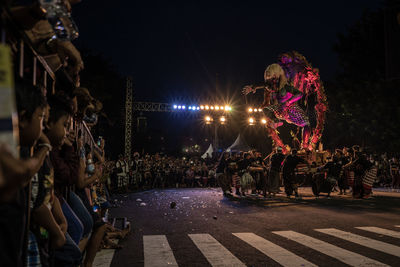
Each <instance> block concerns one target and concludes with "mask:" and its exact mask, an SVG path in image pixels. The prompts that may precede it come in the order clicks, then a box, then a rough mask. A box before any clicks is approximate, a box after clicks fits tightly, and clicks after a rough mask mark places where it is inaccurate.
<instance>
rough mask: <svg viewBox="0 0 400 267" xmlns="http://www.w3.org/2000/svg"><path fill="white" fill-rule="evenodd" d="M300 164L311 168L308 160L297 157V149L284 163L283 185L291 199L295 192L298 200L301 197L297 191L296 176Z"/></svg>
mask: <svg viewBox="0 0 400 267" xmlns="http://www.w3.org/2000/svg"><path fill="white" fill-rule="evenodd" d="M299 163H304V164H307V165H308V166H309V164H308V162H307V161H306V160H304V159H302V158H300V157H299V156H297V150H295V149H293V150H292V153H291V154H290V155H288V156H287V157H286V159H285V160H284V161H283V166H282V174H283V183H284V185H285V192H286V195H287V196H288V198H290V196H291V195H292V193H293V192H294V195H295V197H296V198H298V197H299V193H298V190H297V188H298V184H297V181H296V174H295V169H296V166H297V164H299Z"/></svg>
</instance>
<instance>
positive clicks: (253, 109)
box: [247, 108, 263, 113]
mask: <svg viewBox="0 0 400 267" xmlns="http://www.w3.org/2000/svg"><path fill="white" fill-rule="evenodd" d="M247 111H248V112H249V113H253V112H262V111H263V110H262V109H261V108H248V109H247Z"/></svg>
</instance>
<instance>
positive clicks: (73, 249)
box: [54, 233, 82, 267]
mask: <svg viewBox="0 0 400 267" xmlns="http://www.w3.org/2000/svg"><path fill="white" fill-rule="evenodd" d="M65 238H66V240H67V241H66V242H65V244H64V246H62V247H61V248H59V249H56V250H55V251H54V258H55V260H54V261H55V265H54V266H64V267H69V266H71V267H75V266H79V265H80V264H81V262H82V253H81V251H80V249H79V247H78V246H77V245H76V243H75V242H74V240H72V238H71V236H70V235H69V234H68V233H66V234H65Z"/></svg>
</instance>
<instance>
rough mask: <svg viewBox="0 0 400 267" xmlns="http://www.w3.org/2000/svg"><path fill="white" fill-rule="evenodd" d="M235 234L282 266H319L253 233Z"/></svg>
mask: <svg viewBox="0 0 400 267" xmlns="http://www.w3.org/2000/svg"><path fill="white" fill-rule="evenodd" d="M233 235H234V236H236V237H238V238H240V239H241V240H243V241H245V242H246V243H248V244H249V245H251V246H253V247H255V248H256V249H258V250H259V251H261V252H262V253H264V254H265V255H267V256H268V257H270V258H271V259H273V260H274V261H276V262H278V263H279V264H281V265H282V266H317V265H315V264H312V263H311V262H309V261H306V260H305V259H303V258H301V257H299V256H297V255H296V254H294V253H292V252H290V251H288V250H286V249H284V248H282V247H280V246H278V245H275V244H274V243H272V242H270V241H268V240H266V239H264V238H262V237H260V236H258V235H255V234H253V233H234V234H233Z"/></svg>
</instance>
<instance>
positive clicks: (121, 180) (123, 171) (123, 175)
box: [115, 154, 129, 192]
mask: <svg viewBox="0 0 400 267" xmlns="http://www.w3.org/2000/svg"><path fill="white" fill-rule="evenodd" d="M115 167H116V168H117V176H118V188H124V189H125V191H126V192H127V191H128V174H129V167H128V163H127V162H126V161H125V158H124V156H123V155H122V154H120V155H119V156H118V160H117V162H116V163H115Z"/></svg>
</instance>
